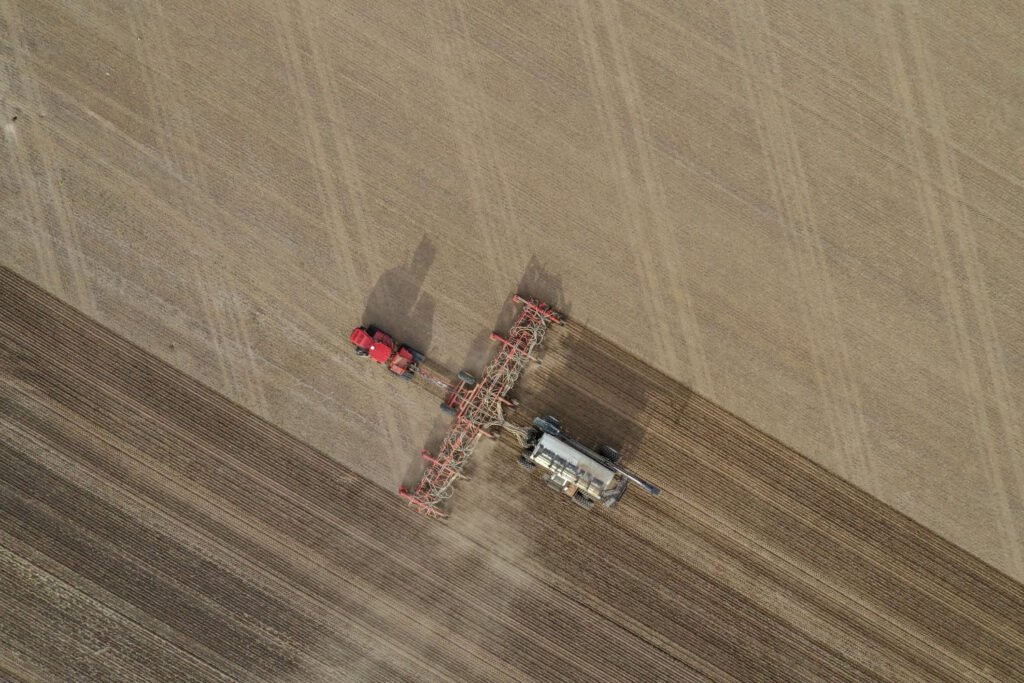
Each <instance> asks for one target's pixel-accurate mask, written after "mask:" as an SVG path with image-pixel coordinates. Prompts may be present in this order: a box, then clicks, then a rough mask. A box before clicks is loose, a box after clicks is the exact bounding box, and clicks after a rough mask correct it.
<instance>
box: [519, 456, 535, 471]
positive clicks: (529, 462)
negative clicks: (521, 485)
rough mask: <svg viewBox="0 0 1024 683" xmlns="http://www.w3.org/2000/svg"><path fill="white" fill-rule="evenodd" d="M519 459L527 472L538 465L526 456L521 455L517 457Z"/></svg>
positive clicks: (520, 464)
mask: <svg viewBox="0 0 1024 683" xmlns="http://www.w3.org/2000/svg"><path fill="white" fill-rule="evenodd" d="M517 460H518V461H519V466H520V467H522V468H523V469H524V470H526V471H527V472H529V471H530V470H532V469H533V468H534V467H536V465H535V464H534V463H533V461H532V460H527V459H526V458H524V457H523V456H521V455H520V456H519V457H518V458H517Z"/></svg>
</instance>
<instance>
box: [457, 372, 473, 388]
mask: <svg viewBox="0 0 1024 683" xmlns="http://www.w3.org/2000/svg"><path fill="white" fill-rule="evenodd" d="M456 377H457V378H458V380H459V381H460V382H463V383H465V385H466V386H467V387H471V386H473V385H474V384H476V377H474V376H473V375H471V374H470V373H468V372H466V371H465V370H459V374H458V375H456Z"/></svg>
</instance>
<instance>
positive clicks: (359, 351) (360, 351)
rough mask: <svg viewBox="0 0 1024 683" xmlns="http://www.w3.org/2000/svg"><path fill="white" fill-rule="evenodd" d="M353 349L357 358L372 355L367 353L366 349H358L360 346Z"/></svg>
mask: <svg viewBox="0 0 1024 683" xmlns="http://www.w3.org/2000/svg"><path fill="white" fill-rule="evenodd" d="M353 348H354V349H355V350H356V355H357V356H369V355H370V352H369V351H367V350H366V349H364V348H361V347H358V346H355V347H353Z"/></svg>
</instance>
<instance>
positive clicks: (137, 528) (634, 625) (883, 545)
mask: <svg viewBox="0 0 1024 683" xmlns="http://www.w3.org/2000/svg"><path fill="white" fill-rule="evenodd" d="M0 292H2V294H3V296H2V297H0V377H2V378H3V379H2V382H0V388H2V389H3V392H2V393H0V400H3V414H4V416H5V420H4V421H0V436H2V437H3V442H4V443H5V444H8V446H7V451H6V452H5V455H4V457H3V458H0V461H2V462H3V465H2V466H0V484H2V491H3V497H2V500H3V502H4V505H5V506H11V509H12V511H13V510H14V509H15V508H16V509H17V512H16V513H15V514H7V515H3V516H2V517H0V519H2V520H3V522H2V524H3V525H4V526H3V529H2V530H0V531H2V533H0V543H2V544H3V545H4V547H5V548H7V546H8V545H10V546H11V547H10V548H8V551H9V552H13V553H14V555H19V552H20V553H22V554H26V553H25V548H28V547H30V548H33V549H34V550H33V552H35V553H39V552H42V554H43V555H47V553H49V555H48V556H49V557H51V558H52V559H53V560H56V561H58V562H59V561H60V560H61V558H66V557H67V556H66V555H65V554H64V552H63V551H60V552H57V551H55V550H54V549H55V548H67V547H80V548H82V550H81V551H79V555H78V558H79V559H78V560H76V561H74V562H68V563H67V564H64V565H63V569H62V570H61V571H60V579H61V580H62V581H65V582H66V583H68V584H69V585H73V586H74V587H75V589H77V590H79V591H81V592H83V593H84V594H85V595H87V596H89V597H90V598H92V599H93V600H96V601H99V602H101V603H102V604H104V605H105V606H106V607H107V608H108V609H110V610H112V613H114V614H120V615H123V616H128V613H131V614H132V615H135V614H137V611H139V610H143V611H144V610H146V609H147V607H149V606H150V602H152V609H153V612H152V613H150V614H149V616H148V621H147V622H146V624H145V625H144V626H143V628H146V629H147V630H149V631H150V632H151V633H156V632H157V630H158V629H157V627H158V626H159V624H161V623H163V624H164V625H167V624H170V625H172V626H176V627H177V628H178V629H181V630H190V631H194V632H196V633H204V632H205V633H209V635H210V638H209V640H210V642H209V643H208V644H209V645H210V648H211V651H216V653H217V654H214V653H213V652H211V654H210V655H209V657H210V658H213V659H218V660H220V659H222V658H227V659H228V660H230V661H234V662H238V663H239V665H241V666H245V665H247V664H251V665H252V666H253V668H252V670H250V671H248V675H250V676H253V677H255V678H257V679H268V678H271V677H273V676H276V675H289V674H290V675H293V676H294V677H297V678H299V679H303V678H304V679H310V678H314V677H315V676H319V677H330V676H332V675H333V676H334V677H338V676H343V675H344V673H345V671H346V670H347V671H349V672H350V673H353V672H356V671H359V672H361V674H360V675H367V672H370V671H373V672H376V673H375V674H374V675H378V676H383V677H385V678H388V679H390V680H399V679H413V680H416V679H419V680H423V679H430V680H444V679H451V680H471V679H487V680H511V679H517V680H561V679H564V678H566V676H567V675H569V674H570V673H571V674H572V675H580V676H590V677H595V678H599V679H602V680H636V679H638V678H639V679H645V680H655V679H659V678H660V679H663V680H670V679H671V680H738V681H750V680H766V679H772V678H774V679H779V678H785V679H787V680H899V681H906V680H958V681H959V680H1013V678H1014V677H1019V676H1020V675H1022V674H1024V664H1022V657H1021V646H1022V643H1024V636H1022V632H1024V624H1022V619H1024V617H1022V616H1021V615H1022V614H1024V590H1022V589H1021V586H1019V585H1018V584H1016V583H1014V582H1012V581H1011V580H1009V579H1008V578H1006V577H1005V576H1003V575H1001V574H999V573H998V572H995V571H994V570H992V569H991V568H989V567H987V566H986V565H984V564H982V563H981V562H979V561H977V560H975V559H974V558H971V557H970V556H968V555H967V554H966V553H963V552H962V551H960V550H958V549H956V548H955V547H953V546H951V545H950V544H948V543H946V542H944V541H942V540H941V539H939V538H938V537H936V536H934V535H933V534H930V533H929V532H927V531H925V530H923V529H922V528H920V527H919V526H917V525H915V524H913V523H912V522H910V521H909V520H907V519H906V518H904V517H902V516H900V515H898V513H896V512H894V511H892V510H891V509H889V508H886V507H885V506H883V505H881V504H880V503H878V502H877V501H874V500H873V499H871V498H870V497H868V496H867V495H866V494H863V493H862V492H860V491H858V490H856V489H854V488H853V487H851V486H849V485H847V484H845V483H843V482H842V481H840V480H838V479H837V478H835V477H833V476H832V475H829V474H827V473H826V472H824V470H821V469H820V468H817V467H816V466H814V465H812V464H811V463H809V461H806V460H804V459H803V458H801V457H800V456H799V455H797V454H795V453H793V452H792V451H790V450H788V449H786V448H785V447H783V446H781V445H780V444H778V443H776V442H774V441H773V440H771V439H769V438H768V437H766V436H764V435H762V434H760V433H758V432H756V430H753V429H752V428H751V427H749V426H748V425H745V424H744V423H742V422H740V421H739V420H738V419H736V418H734V417H733V416H731V415H728V414H727V413H724V412H723V411H721V410H719V409H717V408H716V407H715V406H713V405H711V404H709V403H707V402H706V401H704V400H703V399H701V398H700V397H697V396H694V395H692V394H690V393H689V392H688V391H687V390H686V389H685V388H684V387H682V386H681V385H679V384H677V383H675V382H673V381H671V380H669V379H668V378H666V377H664V376H663V375H660V374H659V373H657V372H655V371H653V370H652V369H650V368H648V367H647V366H644V365H643V364H641V363H639V362H638V361H637V360H635V359H633V358H631V357H629V356H627V355H625V354H624V353H623V352H622V351H621V350H620V349H617V348H616V347H614V346H613V345H611V344H608V343H607V342H605V341H604V340H601V339H596V338H594V337H591V336H590V335H589V334H588V333H587V331H586V330H585V329H583V328H581V327H579V326H577V325H574V324H570V325H569V326H568V327H567V329H565V330H564V332H561V333H557V334H555V335H553V336H552V338H551V341H552V343H551V345H550V347H549V349H548V351H547V353H546V354H545V358H544V364H543V365H542V366H540V367H539V368H537V369H531V372H530V373H527V376H526V381H525V382H524V383H523V385H522V392H521V393H522V400H523V406H524V408H523V412H521V415H522V414H524V413H525V412H527V411H528V410H529V409H530V408H529V406H530V405H531V401H532V402H536V401H538V400H539V399H542V398H543V399H544V400H548V401H554V400H556V399H557V398H560V397H555V398H552V397H551V396H544V395H543V394H540V393H538V387H540V388H541V389H543V388H544V387H545V386H548V385H550V386H552V387H554V386H562V387H564V388H565V389H566V394H565V395H564V398H565V399H566V400H567V402H566V404H565V407H566V409H567V410H569V412H570V413H572V415H571V417H572V418H573V419H577V418H578V421H579V424H580V425H581V428H583V429H586V428H587V427H588V425H587V420H588V419H590V420H602V421H605V422H609V421H610V422H611V424H610V425H609V424H605V425H604V426H603V429H604V430H605V433H606V434H607V433H608V432H609V430H612V429H613V428H614V426H615V422H616V420H624V421H625V423H626V424H627V429H626V430H625V433H627V434H628V435H629V436H630V439H631V443H632V442H635V443H637V444H639V445H640V448H639V450H637V451H636V453H635V454H634V455H633V457H631V459H630V462H631V464H632V465H633V466H634V467H635V468H636V469H637V470H638V471H639V472H640V473H641V474H643V475H646V476H650V477H651V478H652V479H654V480H655V481H656V482H657V483H659V484H662V485H663V486H664V487H665V489H666V493H665V494H664V495H663V496H662V497H661V498H658V499H649V498H645V497H643V496H642V494H638V493H630V495H629V496H627V498H626V499H625V500H624V501H623V504H622V507H621V508H619V509H617V510H614V511H610V512H607V513H605V512H596V513H593V514H588V515H584V514H581V513H579V512H577V511H576V510H575V509H574V508H569V507H564V506H562V505H560V503H561V500H560V499H558V498H557V497H555V496H553V494H551V493H550V492H549V491H548V490H546V489H545V487H543V486H542V485H538V483H537V482H536V481H531V480H530V479H528V478H526V477H522V476H520V474H519V472H518V471H516V470H515V468H514V466H511V459H510V458H508V457H506V456H508V455H509V453H508V451H507V450H506V449H505V447H504V446H503V445H500V444H499V446H498V447H497V448H495V449H493V450H492V452H491V457H483V456H484V455H486V454H485V453H481V454H480V457H478V458H477V459H476V460H475V461H474V465H475V467H474V472H473V477H474V479H473V481H470V482H466V483H464V484H462V485H461V488H462V489H463V490H462V491H461V492H460V496H459V497H458V498H457V499H456V500H457V501H462V502H461V503H459V504H460V507H459V509H458V510H457V511H456V515H455V516H454V517H453V519H452V520H451V521H450V522H449V523H447V524H436V523H431V522H429V521H428V520H425V519H423V518H419V517H417V516H415V515H413V514H411V513H409V512H407V511H406V510H404V509H403V508H402V507H401V505H400V503H399V502H398V501H396V500H395V498H394V496H393V495H392V494H391V492H388V491H383V490H381V489H379V488H377V487H376V486H373V485H372V484H370V483H369V482H367V481H366V480H364V479H362V478H361V477H359V476H357V475H355V474H353V473H352V472H350V471H348V470H345V469H344V468H343V467H341V466H340V465H338V464H337V463H335V462H333V461H331V460H330V459H328V458H327V457H326V456H324V455H323V454H320V453H318V452H316V451H314V450H313V449H310V448H309V447H308V446H305V445H304V444H302V443H300V442H297V441H295V440H294V439H292V438H291V437H290V436H288V435H287V434H285V433H283V432H281V431H279V430H277V429H275V428H273V427H271V426H269V425H267V424H266V423H265V422H263V421H261V420H259V419H258V418H256V417H255V416H253V415H252V414H250V413H247V412H246V411H244V410H242V409H241V408H239V407H238V406H236V405H234V404H232V403H230V402H228V401H227V400H225V399H224V398H223V397H221V396H219V395H217V394H215V393H213V392H211V391H209V390H208V389H205V388H203V387H202V386H200V385H198V383H196V382H194V381H193V380H191V379H189V378H187V377H183V376H182V375H180V374H179V373H177V372H176V371H174V370H172V369H170V368H169V367H168V366H166V365H164V364H163V363H161V362H159V361H157V360H156V359H153V358H151V357H149V356H147V355H146V354H144V353H143V352H142V351H140V350H139V349H137V348H135V347H133V346H132V345H130V344H128V343H127V342H125V341H124V340H122V339H120V338H118V337H116V336H115V335H113V334H111V333H109V332H108V331H106V330H105V329H103V328H100V327H99V326H97V325H95V324H94V323H92V322H90V321H88V320H87V319H85V318H84V317H83V316H81V315H80V314H78V313H77V312H75V311H73V310H72V309H69V308H68V307H66V306H65V305H63V304H60V303H58V302H56V301H55V300H54V299H52V298H51V297H49V296H48V295H45V294H43V293H42V292H40V291H39V290H37V289H36V288H35V287H34V286H32V285H29V284H28V283H26V282H25V281H24V280H21V279H20V278H18V277H17V276H15V275H14V274H13V273H10V272H9V271H5V270H0ZM602 358H604V359H606V360H607V362H603V361H602V360H601V359H602ZM581 361H582V362H581ZM594 363H601V364H602V365H603V366H604V368H605V369H606V370H607V372H604V373H602V374H601V375H600V376H598V375H597V374H596V373H593V372H591V370H592V368H593V367H594V365H593V364H594ZM559 382H560V383H561V384H558V383H559ZM595 406H596V408H595ZM588 416H590V417H588ZM566 417H567V420H568V419H569V417H570V416H569V415H567V416H566ZM569 424H572V422H569ZM619 445H622V444H619ZM631 453H632V451H630V450H627V455H629V454H631ZM122 493H123V495H120V494H122ZM145 511H149V512H148V513H146V514H144V512H145ZM157 515H159V516H160V517H161V519H162V520H163V521H161V522H160V523H159V524H158V523H157V521H156V516H157ZM33 521H35V522H37V523H36V524H32V522H33ZM172 522H177V524H178V526H179V527H180V528H179V529H176V530H175V531H174V532H173V533H172V532H170V531H168V530H166V529H165V527H167V526H168V525H170V524H171V523H172ZM13 537H17V538H20V539H21V540H20V541H18V545H15V543H14V541H7V540H6V539H11V538H13ZM83 543H84V544H85V545H82V544H83ZM62 544H63V545H62ZM68 544H70V545H68ZM76 544H77V545H76ZM829 544H831V545H834V546H836V547H831V548H830V547H825V546H828V545H829ZM215 558H229V559H222V560H216V561H215ZM90 567H91V568H90ZM101 571H103V572H107V573H106V574H104V575H103V578H104V581H105V582H106V583H105V585H106V587H107V588H108V589H110V590H108V591H106V592H104V591H97V590H95V584H94V583H93V582H91V581H90V580H89V578H88V577H89V576H98V574H97V572H101ZM90 572H91V573H90ZM23 590H24V589H23ZM133 591H134V593H133ZM117 595H121V596H123V597H127V598H134V603H135V605H136V607H137V610H136V611H132V609H131V607H130V606H126V602H125V601H119V600H118V599H117V598H116V596H117ZM26 597H28V598H30V597H31V596H30V595H29V596H24V595H20V596H18V599H19V600H24V599H26ZM250 598H252V600H250ZM2 599H4V598H0V600H2ZM127 602H128V603H131V602H132V600H131V599H129V600H127ZM172 604H176V605H179V606H180V609H179V610H178V611H179V612H180V611H185V612H187V613H189V614H188V616H185V617H182V616H180V615H178V614H171V613H169V611H168V607H167V606H168V605H172ZM275 604H276V605H283V607H280V608H278V607H275V606H274V605H275ZM161 610H162V611H161ZM21 613H23V610H22V611H19V612H18V614H21ZM129 618H130V617H129ZM182 620H184V621H182ZM349 632H353V633H356V635H354V636H352V637H348V636H347V634H348V633H349ZM218 639H220V640H218ZM202 640H204V641H205V640H206V639H202ZM353 642H358V643H360V644H361V645H363V646H365V647H368V648H369V649H370V650H371V652H370V653H369V654H370V655H371V658H370V659H369V660H366V661H364V662H361V663H359V664H358V665H353V667H354V668H351V669H345V668H344V667H345V662H344V659H345V655H346V654H350V653H351V648H352V644H353ZM204 644H207V643H205V642H204ZM51 646H52V647H53V648H54V652H59V651H62V648H70V649H75V648H79V649H80V644H76V643H74V642H73V637H69V636H63V640H62V639H61V638H58V637H56V636H55V638H54V641H53V643H52V644H51ZM41 647H42V648H43V649H42V650H36V651H35V654H31V653H30V654H28V655H22V658H21V659H17V660H15V659H14V658H13V657H12V658H11V660H10V661H7V660H6V659H5V658H6V657H7V656H6V655H5V656H0V666H3V667H6V668H9V669H16V668H19V667H20V670H24V668H25V666H26V665H25V663H24V657H26V656H27V657H28V658H29V662H30V663H32V662H33V661H34V662H35V665H36V666H40V667H41V666H42V665H41V664H40V663H39V662H38V659H39V658H40V657H43V656H45V653H46V649H45V648H46V644H45V643H44V644H42V646H41ZM250 647H251V648H254V649H253V652H254V653H256V656H253V657H251V658H250V659H251V660H252V661H251V662H249V661H248V660H246V662H243V659H242V656H241V655H242V654H243V653H245V652H247V649H246V648H250ZM969 648H973V649H969ZM193 652H194V653H200V654H201V653H202V652H204V651H203V650H200V649H198V648H197V649H195V650H194V651H193ZM259 653H266V654H263V655H260V654H259ZM131 654H132V653H131V652H127V653H124V654H122V655H121V659H120V660H118V664H117V666H119V667H129V668H130V667H132V666H133V662H132V660H131ZM218 655H219V656H218ZM33 657H35V660H33V659H32V658H33ZM275 657H277V658H278V659H275ZM59 661H63V660H58V662H59ZM285 663H287V664H285ZM384 663H386V665H389V666H391V670H390V672H384V671H382V669H381V668H380V667H383V666H385V664H384ZM112 665H113V664H112ZM98 666H102V661H101V662H99V664H98ZM285 666H290V667H292V668H291V669H288V670H287V673H286V670H285V668H282V669H281V670H280V671H276V670H275V667H285ZM144 671H145V668H144V667H143V666H142V664H141V663H138V668H137V669H135V670H132V674H133V675H134V676H137V677H139V678H140V680H159V675H158V674H146V673H143V672H144Z"/></svg>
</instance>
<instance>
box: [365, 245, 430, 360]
mask: <svg viewBox="0 0 1024 683" xmlns="http://www.w3.org/2000/svg"><path fill="white" fill-rule="evenodd" d="M436 251H437V250H436V248H435V247H434V243H433V242H432V241H431V240H430V238H429V237H427V236H426V235H424V236H423V238H422V239H421V240H420V243H419V244H418V245H417V246H416V250H415V251H414V252H413V253H412V254H411V256H410V257H409V259H408V261H406V262H405V263H402V264H401V265H398V266H395V267H394V268H391V269H390V270H388V271H386V272H384V273H383V274H382V275H381V276H380V277H379V278H377V282H376V283H375V284H374V286H373V289H372V290H371V291H370V295H369V296H368V297H367V299H366V308H365V309H364V310H363V318H362V323H363V324H364V325H376V326H377V327H379V328H381V329H383V330H385V331H387V332H388V333H389V334H391V335H392V336H393V337H394V338H395V339H396V340H398V341H399V342H401V343H406V344H408V345H409V346H412V347H413V348H415V349H418V350H421V351H425V350H426V349H427V347H429V346H430V340H431V338H432V337H433V327H434V297H432V296H431V295H430V294H428V293H426V292H425V291H423V285H424V283H425V282H426V279H427V274H428V273H429V272H430V269H431V267H432V266H433V263H434V257H435V255H436Z"/></svg>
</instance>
